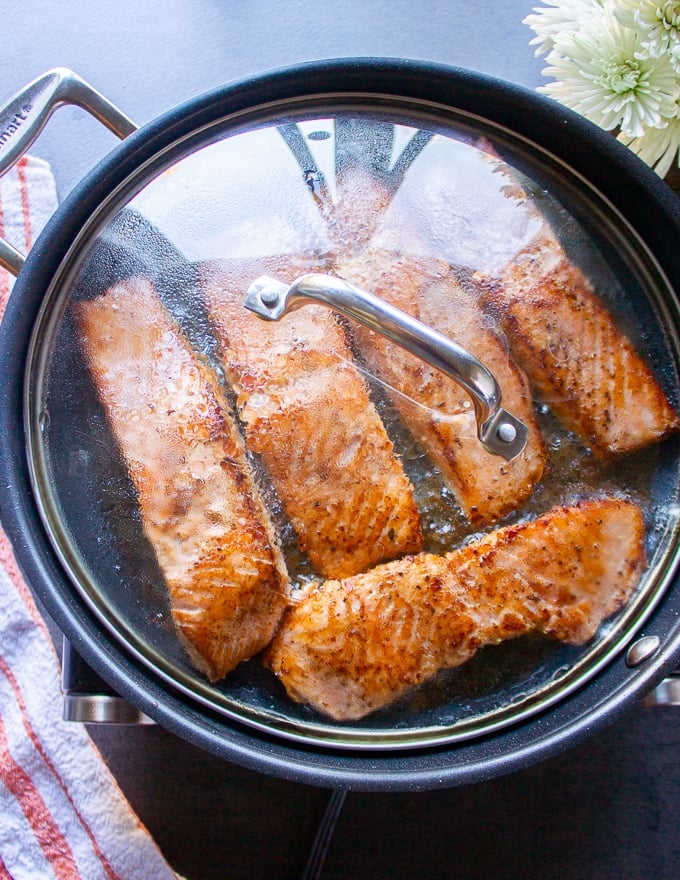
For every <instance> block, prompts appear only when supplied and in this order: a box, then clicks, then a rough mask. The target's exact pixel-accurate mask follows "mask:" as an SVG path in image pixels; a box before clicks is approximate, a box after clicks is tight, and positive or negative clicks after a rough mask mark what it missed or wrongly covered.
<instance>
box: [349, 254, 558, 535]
mask: <svg viewBox="0 0 680 880" xmlns="http://www.w3.org/2000/svg"><path fill="white" fill-rule="evenodd" d="M337 272H338V274H339V275H340V276H341V277H343V278H346V279H347V280H348V281H350V282H352V283H354V284H356V285H357V286H358V287H363V288H364V289H366V290H369V291H371V292H372V293H374V294H376V295H377V296H379V297H381V298H382V299H385V300H386V301H387V302H389V303H391V304H392V305H394V306H396V307H397V308H400V309H401V310H402V311H405V312H407V313H408V314H410V315H412V316H413V317H416V318H419V319H420V320H421V321H423V322H424V323H425V324H428V325H429V326H431V327H434V328H435V329H436V330H438V331H439V332H440V333H442V334H443V335H444V336H447V337H448V338H449V339H452V340H453V341H455V342H457V343H459V344H460V345H462V346H463V347H464V348H466V349H467V350H468V351H470V352H471V353H472V354H473V355H475V356H476V357H477V358H478V359H479V360H481V361H482V363H484V364H485V365H486V366H487V367H488V368H489V369H490V370H491V372H492V373H493V374H494V375H495V377H496V380H497V381H498V383H499V385H500V387H501V391H502V395H503V405H504V406H505V408H506V409H508V410H510V411H511V412H512V413H513V414H514V415H515V416H517V417H518V418H520V419H522V421H524V423H525V424H526V425H527V426H528V428H529V440H528V443H527V446H526V449H525V450H524V452H523V453H522V454H521V455H520V456H518V457H517V458H516V459H515V460H514V461H512V462H507V461H505V460H504V459H503V458H501V457H500V456H498V455H493V454H491V453H489V452H487V451H486V450H485V449H484V447H483V446H482V445H481V443H480V442H479V439H478V437H477V427H476V421H475V415H474V409H473V406H472V401H471V399H470V397H469V395H468V394H467V393H466V392H465V391H464V390H463V389H462V388H461V386H460V385H458V384H457V383H456V382H454V380H453V379H450V378H448V377H446V376H444V375H443V374H442V373H440V372H438V371H437V370H434V369H433V368H431V367H428V366H427V365H426V364H424V363H422V362H421V361H420V360H418V359H417V358H415V357H414V356H413V355H411V354H408V353H407V352H405V351H403V350H401V349H400V348H398V347H397V346H395V345H394V344H393V343H391V342H390V341H388V340H386V339H383V338H382V337H379V336H378V335H377V334H375V333H373V332H372V331H371V330H367V329H366V328H364V327H361V326H359V325H356V326H355V325H352V328H351V329H352V333H353V335H354V336H355V338H356V340H357V342H358V345H359V347H360V349H361V352H362V355H363V357H364V358H365V360H366V364H367V366H368V368H369V370H370V371H371V372H372V373H373V374H374V375H375V376H377V377H378V378H380V379H382V380H383V381H385V382H386V383H387V384H388V385H389V386H390V388H391V389H394V390H396V392H398V393H390V397H391V400H392V402H393V404H394V406H395V408H396V409H397V411H398V412H399V415H400V417H401V420H402V421H403V423H404V424H405V425H406V426H407V427H408V429H409V430H410V432H411V433H412V434H413V436H414V437H415V439H416V440H417V441H418V442H419V443H420V444H421V445H422V447H423V448H424V449H425V450H426V452H427V453H428V455H429V456H430V458H431V459H432V461H433V462H434V463H435V464H436V465H437V467H438V468H439V470H440V471H441V473H442V476H443V478H444V480H445V482H446V483H447V485H448V486H449V487H450V489H451V490H452V492H453V493H454V494H455V496H456V498H457V500H458V503H459V504H460V506H461V508H462V510H463V512H464V514H465V516H466V517H467V518H468V519H469V520H471V521H472V522H476V523H485V522H493V521H495V520H497V519H499V518H500V517H502V516H504V515H505V514H506V513H508V512H509V511H511V510H514V509H516V508H517V507H519V505H520V504H522V502H523V501H525V500H526V499H527V498H528V497H529V496H530V495H531V493H532V492H533V489H534V487H535V485H536V484H537V483H538V482H539V481H540V479H541V477H542V475H543V470H544V467H545V463H546V454H545V450H544V446H543V440H542V438H541V434H540V431H539V429H538V426H537V425H536V422H535V419H534V415H533V410H532V404H531V396H530V393H529V389H528V384H527V382H526V379H525V377H524V376H523V375H522V374H521V372H520V371H519V370H518V369H517V368H516V367H515V366H514V364H513V362H512V361H511V359H510V358H509V356H508V353H507V347H506V345H505V344H504V342H503V340H502V339H501V337H500V336H499V335H498V334H497V332H496V331H495V330H494V328H493V327H492V326H491V321H490V319H489V318H488V317H487V316H486V315H485V314H484V312H483V311H482V309H481V307H480V305H479V304H478V299H477V296H476V295H475V294H476V292H475V293H473V292H471V291H470V290H469V289H466V288H465V287H464V286H463V285H462V284H461V283H459V282H458V281H457V279H456V278H455V276H454V275H453V274H452V273H451V272H450V271H449V270H448V267H446V266H444V265H443V264H438V263H437V262H436V261H434V260H430V261H428V262H427V263H425V262H423V261H422V260H418V259H416V258H415V257H413V256H398V255H396V254H391V253H389V252H385V251H377V250H373V251H368V252H366V253H364V254H362V255H360V256H358V257H355V258H348V257H345V258H341V259H340V260H339V262H338V264H337ZM404 395H405V396H404ZM411 401H416V404H415V405H414V404H413V403H411ZM418 404H420V405H418Z"/></svg>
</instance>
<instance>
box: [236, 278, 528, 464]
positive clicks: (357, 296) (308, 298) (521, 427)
mask: <svg viewBox="0 0 680 880" xmlns="http://www.w3.org/2000/svg"><path fill="white" fill-rule="evenodd" d="M308 303H318V304H320V305H324V306H327V307H328V308H331V309H335V310H336V311H338V312H341V313H342V314H343V315H346V316H347V317H349V318H352V319H353V320H355V321H359V323H361V324H364V325H365V326H366V327H369V328H370V329H371V330H374V331H375V332H376V333H380V334H381V335H382V336H386V337H387V338H388V339H390V340H392V342H395V343H396V344H397V345H399V346H400V347H401V348H404V349H406V351H408V352H410V353H411V354H413V355H415V357H417V358H420V359H421V360H423V361H425V362H426V363H428V364H430V365H431V366H433V367H434V368H435V369H437V370H440V371H441V372H442V373H445V374H446V375H447V376H449V377H450V378H451V379H453V380H454V381H455V382H457V383H458V384H459V385H460V386H461V387H462V388H464V389H465V391H467V393H468V394H469V395H470V397H471V398H472V403H473V405H474V408H475V418H476V420H477V436H478V438H479V440H480V442H481V444H482V445H483V446H484V448H485V449H486V450H487V451H488V452H491V453H492V454H494V455H500V456H501V457H502V458H504V459H506V461H512V459H514V458H516V457H517V456H518V455H520V454H521V453H522V452H523V450H524V447H525V446H526V444H527V439H528V436H529V430H528V428H527V426H526V425H525V424H524V422H522V421H520V420H519V419H518V418H516V417H515V416H513V415H512V413H509V412H508V411H507V410H505V409H503V408H502V407H501V390H500V387H499V385H498V382H497V381H496V379H495V377H494V375H493V374H492V373H491V372H490V371H489V370H488V369H487V368H486V367H485V366H484V364H482V363H481V362H480V361H478V360H477V358H476V357H474V356H473V355H471V354H470V352H468V351H466V350H465V349H464V348H461V346H460V345H457V344H456V343H455V342H453V341H452V340H450V339H448V338H447V337H445V336H442V334H441V333H437V331H436V330H433V329H432V327H428V326H427V324H423V323H422V322H421V321H417V320H416V319H415V318H412V317H411V316H410V315H408V314H407V313H406V312H402V311H401V310H400V309H397V308H395V307H394V306H392V305H390V304H389V303H387V302H385V301H384V300H382V299H380V298H379V297H377V296H374V295H373V294H372V293H368V292H366V291H365V290H360V289H359V288H358V287H354V285H353V284H349V283H348V282H347V281H344V280H343V279H342V278H338V277H337V276H335V275H319V274H309V275H302V276H301V277H300V278H297V279H296V280H295V281H294V282H293V284H291V285H290V286H289V285H287V284H283V283H281V282H280V281H276V280H275V279H273V278H269V277H268V276H266V275H265V276H262V277H261V278H258V279H257V280H256V281H254V282H253V284H251V286H250V288H249V289H248V292H247V293H246V297H245V300H244V303H243V304H244V306H245V307H246V308H247V309H250V311H252V312H254V313H255V314H256V315H258V316H259V317H260V318H263V319H264V320H267V321H278V320H279V319H280V318H282V317H283V316H284V315H285V314H286V313H287V312H291V311H293V310H294V309H298V308H300V307H301V306H304V305H306V304H308Z"/></svg>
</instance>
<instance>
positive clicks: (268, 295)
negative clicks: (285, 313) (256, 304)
mask: <svg viewBox="0 0 680 880" xmlns="http://www.w3.org/2000/svg"><path fill="white" fill-rule="evenodd" d="M260 299H261V300H262V304H263V305H265V306H269V308H271V307H272V306H275V305H277V303H278V301H279V292H278V290H274V289H273V288H272V287H265V288H263V289H262V290H261V291H260Z"/></svg>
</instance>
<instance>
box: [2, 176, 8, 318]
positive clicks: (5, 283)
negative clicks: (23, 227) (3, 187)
mask: <svg viewBox="0 0 680 880" xmlns="http://www.w3.org/2000/svg"><path fill="white" fill-rule="evenodd" d="M4 237H5V215H4V213H3V210H2V195H1V194H0V238H4ZM8 299H9V276H8V274H7V272H5V271H4V269H0V321H1V320H2V316H3V315H4V314H5V306H6V305H7V300H8Z"/></svg>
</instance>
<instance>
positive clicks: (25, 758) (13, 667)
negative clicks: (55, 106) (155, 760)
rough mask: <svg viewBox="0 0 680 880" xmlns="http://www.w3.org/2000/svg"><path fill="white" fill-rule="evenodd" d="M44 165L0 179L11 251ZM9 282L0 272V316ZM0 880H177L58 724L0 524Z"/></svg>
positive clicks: (40, 197) (42, 182) (1, 222)
mask: <svg viewBox="0 0 680 880" xmlns="http://www.w3.org/2000/svg"><path fill="white" fill-rule="evenodd" d="M56 201H57V199H56V190H55V185H54V178H53V175H52V173H51V170H50V167H49V165H48V164H47V163H46V162H44V161H42V160H40V159H36V158H26V157H24V158H23V159H21V160H20V162H19V163H18V165H17V166H16V167H15V168H13V169H12V170H11V171H9V172H7V173H6V174H5V175H4V176H3V177H2V178H0V236H2V237H4V238H6V239H7V240H8V241H10V243H11V244H13V245H14V246H15V247H16V248H17V249H18V250H20V251H22V252H26V251H28V250H29V249H30V247H31V245H32V243H33V239H34V237H35V236H36V235H37V234H38V233H39V231H40V229H41V228H42V226H43V225H44V223H45V222H46V220H47V218H48V217H49V216H50V215H51V214H52V212H53V211H54V209H55V207H56ZM12 281H13V279H12V278H11V277H10V276H9V275H8V274H7V273H6V272H4V271H2V270H0V317H1V315H2V313H3V312H4V308H5V305H6V303H7V299H8V296H9V293H10V290H11V286H12ZM0 607H2V614H0V880H5V878H12V880H43V878H44V880H47V878H50V880H54V878H58V880H100V878H101V880H176V875H175V874H174V872H173V871H172V870H171V869H170V867H169V866H168V865H167V863H166V861H165V859H164V858H163V855H162V853H161V852H160V851H159V849H158V847H157V846H156V844H155V843H154V841H153V840H152V838H151V836H150V835H149V833H148V831H147V830H146V828H144V826H143V825H142V824H141V822H140V821H139V819H138V817H137V816H136V815H135V813H134V812H133V810H132V808H131V807H130V805H129V804H128V803H127V801H126V799H125V797H124V795H123V793H122V792H121V790H120V788H119V787H118V785H117V784H116V781H115V779H114V778H113V776H112V775H111V773H110V772H109V770H108V768H107V766H106V764H105V763H104V761H103V759H102V757H101V755H100V754H99V752H98V751H97V749H96V747H95V745H94V744H93V742H92V741H91V739H90V738H89V736H88V734H87V731H86V729H85V728H84V727H82V726H81V725H79V724H72V723H68V722H64V721H62V718H61V707H62V699H61V689H60V676H59V661H58V659H57V655H56V653H55V650H54V646H53V644H52V640H51V638H50V635H49V632H48V629H47V627H46V625H45V623H44V621H43V620H42V618H41V616H40V613H39V611H38V609H37V607H36V605H35V602H34V601H33V598H32V596H31V593H30V591H29V589H28V587H27V586H26V584H25V582H24V580H23V579H22V576H21V574H20V572H19V570H18V568H17V565H16V562H15V559H14V556H13V553H12V549H11V547H10V544H9V541H8V540H7V537H6V535H5V533H4V532H3V531H1V530H0Z"/></svg>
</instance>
